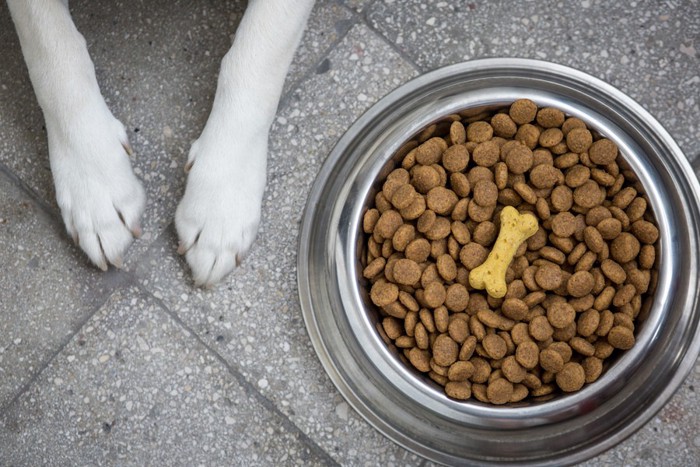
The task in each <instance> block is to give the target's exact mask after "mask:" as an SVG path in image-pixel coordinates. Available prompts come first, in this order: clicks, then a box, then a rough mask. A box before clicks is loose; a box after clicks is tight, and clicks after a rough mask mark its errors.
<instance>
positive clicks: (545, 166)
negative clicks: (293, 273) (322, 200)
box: [362, 99, 659, 405]
mask: <svg viewBox="0 0 700 467" xmlns="http://www.w3.org/2000/svg"><path fill="white" fill-rule="evenodd" d="M394 159H395V160H398V161H399V162H398V166H397V167H396V168H394V169H393V170H392V171H391V172H390V173H389V174H388V175H387V176H386V177H385V179H383V180H380V181H378V182H379V183H381V190H379V191H378V193H377V194H376V196H375V197H374V200H373V201H374V202H373V203H372V204H371V205H370V206H369V208H368V209H367V211H366V212H365V213H364V217H363V230H364V233H365V235H366V244H365V246H366V249H365V254H364V257H363V258H362V260H363V267H364V269H363V276H364V278H365V279H367V287H368V292H369V296H370V299H371V301H372V303H373V304H374V305H375V306H376V307H377V308H378V310H379V313H380V314H381V316H382V319H381V325H380V326H379V331H380V333H381V335H382V337H383V339H384V340H385V342H386V343H387V345H390V346H393V347H394V348H396V349H397V350H398V351H399V355H400V357H401V358H402V359H404V360H405V362H406V363H407V364H408V365H411V366H412V367H413V368H415V370H416V371H418V372H420V373H422V374H426V375H427V376H428V377H429V378H430V379H432V380H433V381H435V382H436V383H437V384H439V385H441V386H443V387H444V391H445V393H446V394H447V396H449V397H451V398H453V399H458V400H466V399H470V398H475V399H477V400H479V401H482V402H486V403H491V404H496V405H501V404H506V403H510V402H519V401H523V400H525V399H527V398H531V399H546V398H549V397H552V396H553V395H555V394H557V393H562V392H564V393H569V392H575V391H578V390H580V389H581V388H582V387H584V386H585V385H586V384H590V383H593V382H594V381H596V380H597V379H598V378H599V377H600V375H601V374H602V372H603V371H604V368H605V367H606V365H607V364H609V362H610V361H611V359H612V358H613V357H614V355H616V354H618V353H619V352H622V351H624V350H627V349H630V348H631V347H632V346H633V345H634V343H635V334H634V332H635V327H636V324H637V321H636V320H637V319H638V317H639V314H640V311H641V310H642V309H643V304H644V302H645V301H646V300H647V299H648V298H649V297H650V296H651V295H652V293H653V284H654V280H655V275H656V266H657V262H658V261H657V258H656V256H657V255H656V251H657V249H656V246H657V245H656V244H657V242H658V238H659V231H658V227H657V225H656V224H655V219H654V216H653V213H652V212H651V209H650V208H649V206H648V204H649V203H648V201H647V198H646V196H645V194H644V193H643V192H642V190H641V187H640V186H639V185H638V184H637V183H636V177H635V176H634V174H633V173H632V172H630V171H628V170H627V169H625V167H626V166H625V164H624V163H623V161H622V159H621V158H620V155H619V151H618V148H617V145H616V144H615V143H614V142H613V141H612V140H610V139H607V138H605V137H602V136H601V135H599V134H597V133H596V132H595V131H592V130H591V129H589V128H587V126H586V124H585V122H584V121H582V120H581V119H578V118H575V117H567V116H566V115H565V114H564V112H562V111H561V110H559V109H556V108H553V107H545V108H538V106H537V105H536V104H535V103H534V102H533V101H531V100H528V99H521V100H517V101H515V102H513V103H512V104H511V105H510V106H509V107H505V108H503V109H500V110H496V111H494V112H490V113H482V114H480V115H476V116H470V115H469V114H468V113H465V114H464V115H452V116H450V117H449V118H448V119H447V122H440V123H438V124H434V125H431V126H430V127H428V128H426V129H425V130H424V131H422V132H421V133H420V134H418V135H417V136H416V137H415V138H414V139H412V140H411V141H409V142H408V143H406V144H405V145H404V146H403V147H402V148H401V149H400V150H399V152H398V154H396V155H395V158H394ZM513 211H515V214H513ZM514 215H515V216H523V217H522V218H520V217H512V216H514ZM509 216H511V217H509ZM532 218H534V222H535V224H534V227H536V228H532V229H531V230H530V231H529V232H527V235H525V233H524V232H525V231H526V230H529V229H519V228H518V226H519V225H521V226H522V225H526V224H527V223H528V222H530V221H531V220H532ZM508 219H510V220H508ZM507 224H508V225H510V224H512V226H510V227H504V226H506V225H507ZM506 237H507V238H506ZM501 238H502V239H501ZM506 240H507V241H506ZM509 242H510V243H509ZM514 242H515V243H514ZM516 243H517V244H516ZM503 245H510V246H509V247H504V246H503ZM506 252H508V254H505V253H506ZM484 270H485V272H484ZM484 274H485V275H486V276H489V278H488V279H487V280H486V281H484V280H481V279H483V277H482V276H484ZM501 274H503V277H502V279H499V278H497V277H496V276H500V275H501ZM496 279H498V280H497V282H498V281H502V282H503V285H502V286H501V285H500V283H499V284H495V283H494V284H495V285H493V284H491V282H493V281H494V280H496ZM492 285H493V286H492Z"/></svg>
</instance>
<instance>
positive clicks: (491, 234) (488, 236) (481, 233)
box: [472, 221, 498, 246]
mask: <svg viewBox="0 0 700 467" xmlns="http://www.w3.org/2000/svg"><path fill="white" fill-rule="evenodd" d="M497 236H498V228H497V227H496V224H494V223H493V222H491V221H485V222H480V223H479V224H477V226H476V227H475V228H474V232H473V233H472V241H475V242H476V243H478V244H480V245H483V246H489V245H491V244H492V243H493V242H495V241H496V237H497Z"/></svg>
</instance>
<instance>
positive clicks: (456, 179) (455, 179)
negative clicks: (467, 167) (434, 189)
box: [450, 172, 471, 197]
mask: <svg viewBox="0 0 700 467" xmlns="http://www.w3.org/2000/svg"><path fill="white" fill-rule="evenodd" d="M450 185H451V186H452V190H453V191H454V192H455V193H457V196H461V197H465V196H469V193H470V192H471V184H470V183H469V179H468V178H467V176H466V175H464V174H463V173H458V172H456V173H453V174H450Z"/></svg>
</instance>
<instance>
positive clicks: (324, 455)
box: [134, 281, 340, 466]
mask: <svg viewBox="0 0 700 467" xmlns="http://www.w3.org/2000/svg"><path fill="white" fill-rule="evenodd" d="M135 282H136V284H134V285H135V287H137V288H138V289H139V290H140V291H141V293H142V294H144V295H146V296H147V297H148V298H149V299H150V300H153V301H155V302H156V303H157V304H158V306H159V307H160V308H161V309H162V310H163V311H164V312H165V313H166V314H167V315H168V316H170V318H171V319H172V320H173V321H175V323H177V324H178V325H179V326H180V327H181V328H182V329H183V330H185V331H187V332H188V333H189V334H190V336H191V337H192V338H193V339H194V340H196V341H197V342H198V343H199V344H200V345H201V346H203V347H204V348H205V349H206V350H207V351H208V352H209V353H210V354H211V355H212V356H213V357H214V358H215V359H216V360H218V361H219V363H221V364H222V365H223V366H224V367H225V368H226V369H227V370H228V372H229V373H230V374H231V375H232V376H233V377H234V378H235V380H236V382H238V384H239V385H240V386H241V387H242V388H243V390H244V391H246V393H247V394H248V395H249V396H252V397H254V398H255V400H256V401H257V402H258V403H260V404H261V405H262V406H263V407H264V408H265V409H266V410H268V411H269V412H270V413H272V414H274V415H275V416H277V417H278V418H279V419H280V420H281V424H282V426H283V427H284V428H285V429H286V430H287V431H288V432H290V433H296V434H297V438H298V439H299V441H300V442H302V443H303V444H304V445H306V446H307V447H308V448H309V449H310V450H311V451H312V452H313V453H314V454H316V455H317V456H318V457H319V458H321V459H322V460H323V462H324V465H333V466H337V465H340V464H338V463H337V462H336V461H335V459H333V458H332V457H331V456H330V454H328V452H326V451H325V450H324V449H323V448H322V447H321V446H319V445H318V444H317V443H316V442H315V441H314V440H313V439H311V438H310V437H309V436H308V435H307V434H306V433H304V431H303V430H302V429H301V428H299V427H298V426H297V425H296V424H295V423H294V422H292V421H291V420H290V419H289V417H287V416H286V415H285V414H284V413H283V412H282V411H281V410H280V409H279V408H277V406H276V405H275V403H274V402H272V401H271V400H270V399H268V398H267V397H265V396H264V395H263V394H262V393H261V392H260V391H258V389H257V388H256V387H255V386H254V385H253V384H251V383H250V382H249V381H248V380H247V379H246V378H245V376H244V375H243V374H242V373H241V372H240V371H239V370H238V369H237V368H235V367H234V366H232V365H231V364H230V363H229V362H228V361H227V360H226V359H225V358H224V357H223V356H221V354H219V353H218V352H217V351H216V350H214V349H213V348H212V347H211V346H210V345H208V344H207V343H206V342H205V341H204V340H203V339H202V338H201V337H200V336H199V335H198V334H197V333H196V332H195V331H194V330H193V329H192V328H190V327H189V326H188V325H187V323H185V322H184V321H183V320H182V319H181V318H180V317H179V316H178V315H177V313H175V312H173V311H172V310H170V308H169V307H168V306H167V305H166V304H165V303H164V302H163V301H162V300H161V299H159V298H158V297H156V296H154V295H153V294H152V293H151V292H150V291H149V290H148V289H147V288H145V287H144V286H143V285H141V284H139V283H138V282H137V281H135Z"/></svg>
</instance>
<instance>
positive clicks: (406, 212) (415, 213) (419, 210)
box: [399, 196, 425, 221]
mask: <svg viewBox="0 0 700 467" xmlns="http://www.w3.org/2000/svg"><path fill="white" fill-rule="evenodd" d="M423 212H425V199H424V198H423V197H422V196H414V197H413V202H412V203H411V205H410V206H408V207H407V208H403V209H401V211H399V213H400V214H401V217H403V218H404V220H407V221H409V220H414V219H418V217H420V215H421V214H423Z"/></svg>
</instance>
